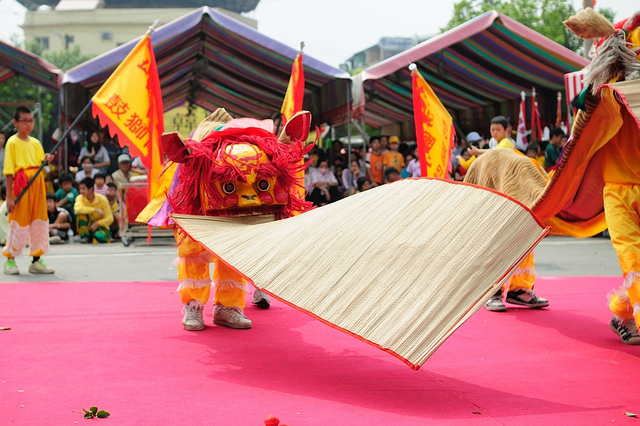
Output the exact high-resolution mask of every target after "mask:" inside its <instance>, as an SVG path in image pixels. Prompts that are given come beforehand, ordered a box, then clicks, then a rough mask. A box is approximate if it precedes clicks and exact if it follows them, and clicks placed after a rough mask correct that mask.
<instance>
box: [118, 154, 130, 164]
mask: <svg viewBox="0 0 640 426" xmlns="http://www.w3.org/2000/svg"><path fill="white" fill-rule="evenodd" d="M127 161H128V162H129V163H130V162H131V157H129V154H120V155H119V156H118V164H120V163H125V162H127Z"/></svg>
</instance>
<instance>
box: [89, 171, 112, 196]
mask: <svg viewBox="0 0 640 426" xmlns="http://www.w3.org/2000/svg"><path fill="white" fill-rule="evenodd" d="M106 179H107V175H106V174H104V173H102V172H100V173H96V175H95V176H94V177H93V180H94V182H95V184H96V186H94V188H93V189H94V190H95V192H96V194H100V195H104V196H105V197H106V196H107V190H108V189H109V188H108V187H107V185H106V184H105V183H106Z"/></svg>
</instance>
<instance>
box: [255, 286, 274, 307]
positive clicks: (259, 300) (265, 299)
mask: <svg viewBox="0 0 640 426" xmlns="http://www.w3.org/2000/svg"><path fill="white" fill-rule="evenodd" d="M251 303H253V304H254V305H258V308H262V309H268V308H269V306H271V299H269V296H268V295H267V294H266V293H264V292H262V291H260V290H258V289H257V288H256V291H254V292H253V299H252V300H251Z"/></svg>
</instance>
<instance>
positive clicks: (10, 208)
mask: <svg viewBox="0 0 640 426" xmlns="http://www.w3.org/2000/svg"><path fill="white" fill-rule="evenodd" d="M6 201H7V211H8V212H9V213H11V212H12V211H13V209H15V208H16V202H15V201H13V197H7V200H6Z"/></svg>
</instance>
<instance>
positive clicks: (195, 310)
mask: <svg viewBox="0 0 640 426" xmlns="http://www.w3.org/2000/svg"><path fill="white" fill-rule="evenodd" d="M203 309H204V306H203V305H202V303H200V302H198V301H197V300H191V301H190V302H189V303H187V304H186V305H184V307H183V308H182V313H183V314H184V318H182V325H183V326H184V329H185V330H187V331H200V330H204V319H203V318H202V310H203Z"/></svg>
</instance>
